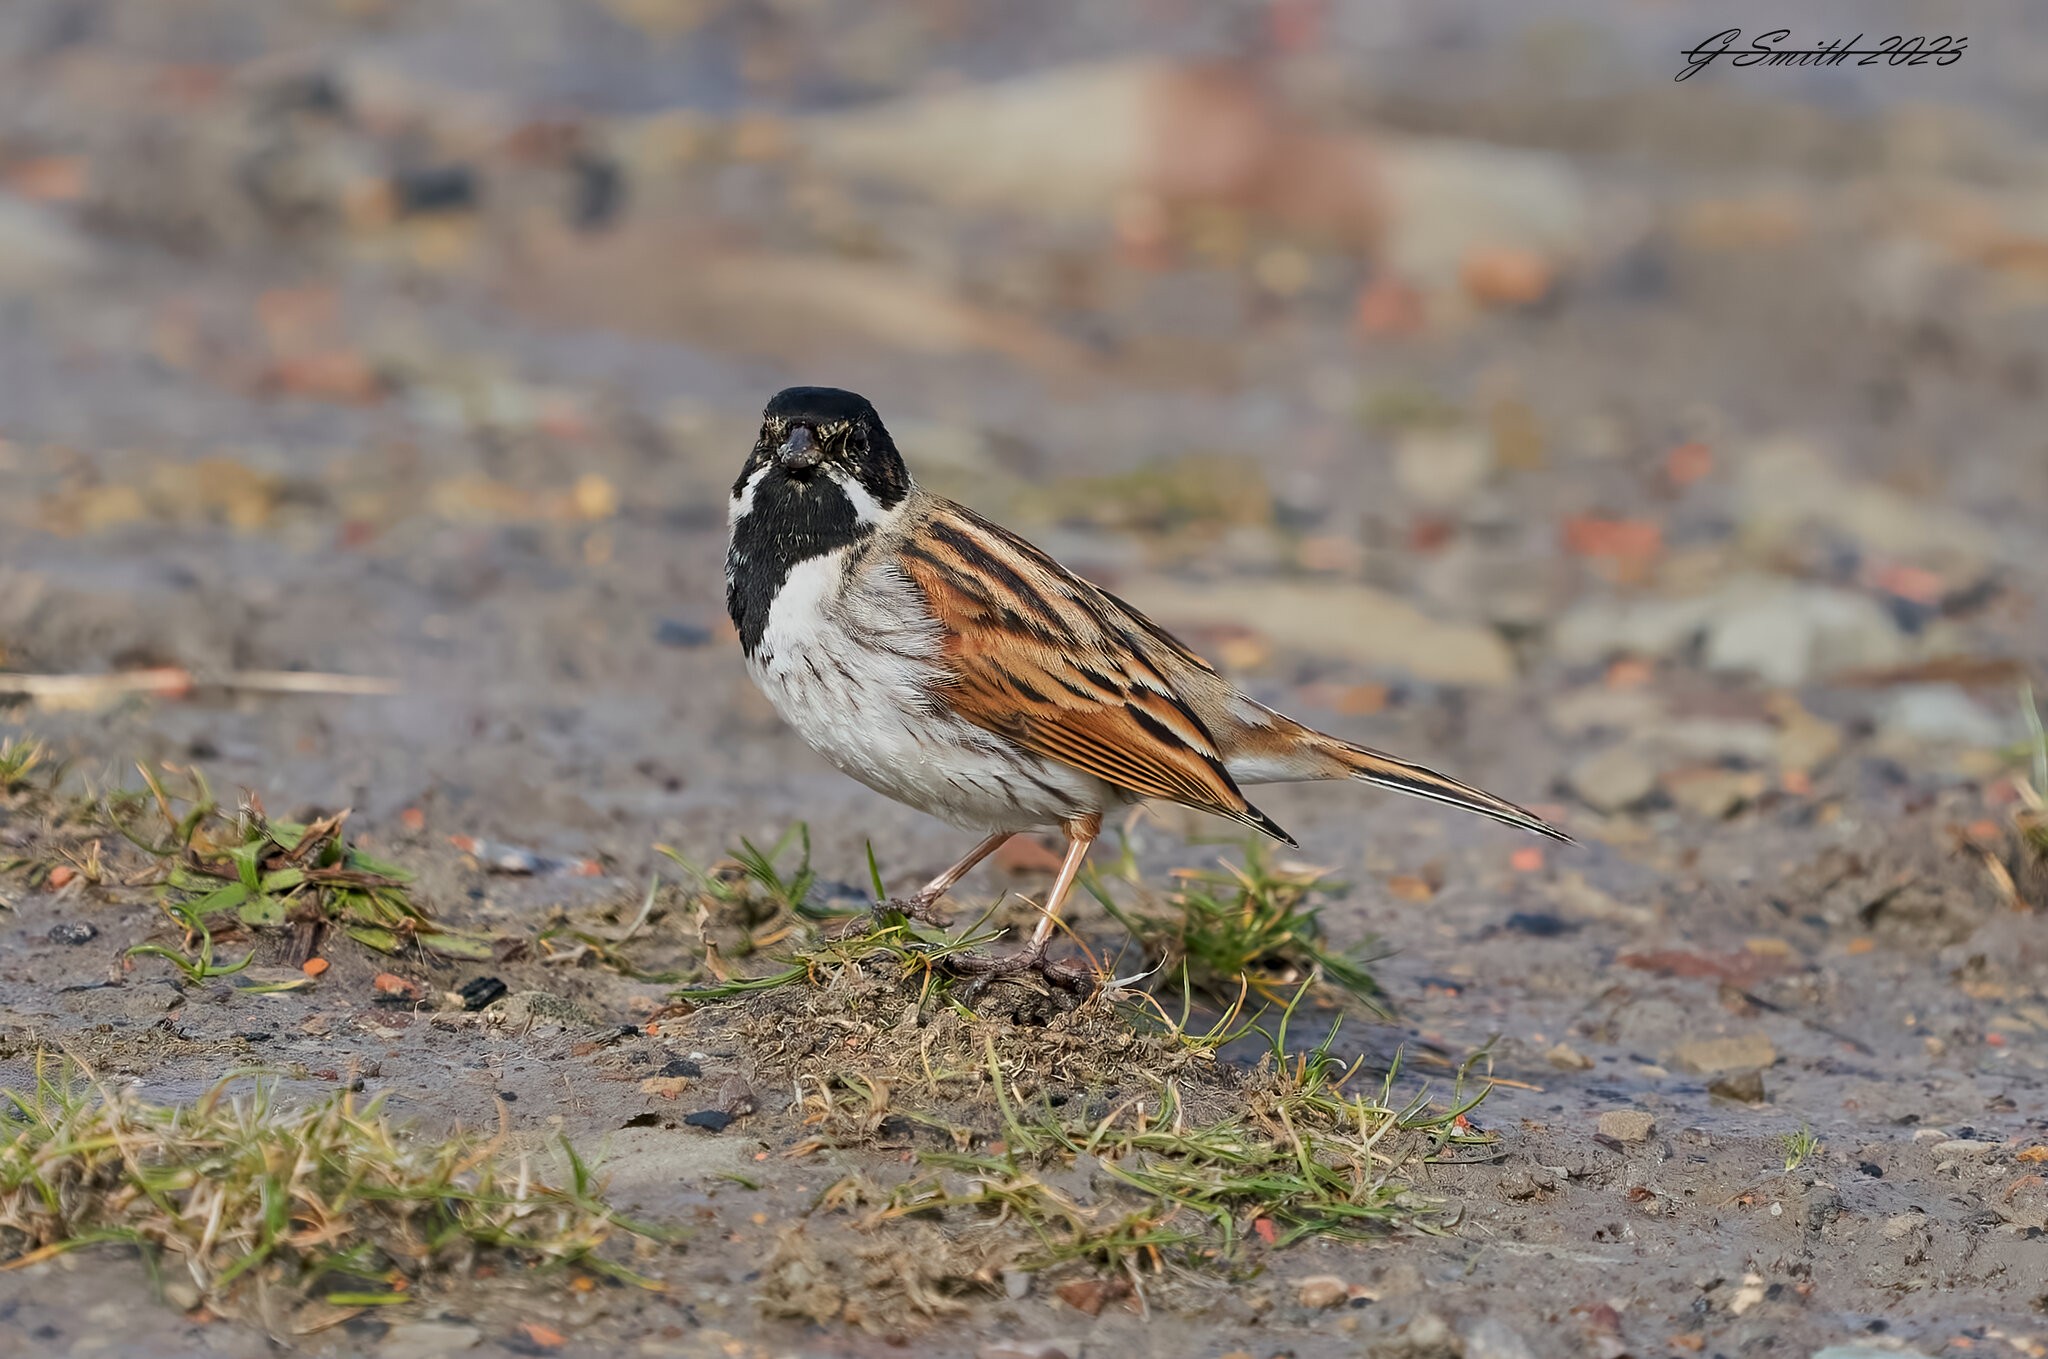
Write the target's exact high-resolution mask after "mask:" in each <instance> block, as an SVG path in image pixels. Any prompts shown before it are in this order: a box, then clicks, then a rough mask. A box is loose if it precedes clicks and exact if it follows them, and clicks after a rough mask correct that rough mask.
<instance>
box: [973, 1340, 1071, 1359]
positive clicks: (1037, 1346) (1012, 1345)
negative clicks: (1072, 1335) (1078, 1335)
mask: <svg viewBox="0 0 2048 1359" xmlns="http://www.w3.org/2000/svg"><path fill="white" fill-rule="evenodd" d="M1077 1352H1078V1347H1077V1346H1076V1345H1075V1344H1074V1342H1073V1341H1071V1340H998V1341H997V1342H996V1343H995V1344H993V1345H983V1346H982V1347H981V1348H980V1349H978V1350H976V1351H975V1352H974V1359H1073V1355H1074V1354H1075V1353H1077Z"/></svg>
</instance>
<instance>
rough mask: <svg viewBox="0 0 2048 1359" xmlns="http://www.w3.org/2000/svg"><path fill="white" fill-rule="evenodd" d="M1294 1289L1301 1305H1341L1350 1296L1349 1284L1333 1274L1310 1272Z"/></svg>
mask: <svg viewBox="0 0 2048 1359" xmlns="http://www.w3.org/2000/svg"><path fill="white" fill-rule="evenodd" d="M1294 1291H1295V1297H1296V1298H1297V1299H1299V1300H1300V1302H1301V1305H1302V1306H1303V1307H1315V1308H1323V1307H1341V1306H1343V1305H1344V1302H1345V1300H1346V1299H1348V1298H1349V1297H1350V1296H1351V1285H1350V1284H1347V1283H1345V1282H1344V1281H1343V1280H1342V1279H1340V1278H1338V1277H1337V1276H1336V1275H1334V1274H1311V1275H1310V1276H1309V1277H1308V1278H1306V1279H1303V1280H1302V1281H1301V1282H1300V1283H1298V1284H1296V1285H1295V1286H1294Z"/></svg>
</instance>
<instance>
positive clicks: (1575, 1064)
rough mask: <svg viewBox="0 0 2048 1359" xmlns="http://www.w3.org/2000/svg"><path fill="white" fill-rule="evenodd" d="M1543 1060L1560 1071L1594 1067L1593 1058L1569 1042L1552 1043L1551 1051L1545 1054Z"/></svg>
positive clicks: (1587, 1069) (1585, 1069) (1588, 1069)
mask: <svg viewBox="0 0 2048 1359" xmlns="http://www.w3.org/2000/svg"><path fill="white" fill-rule="evenodd" d="M1543 1060H1544V1061H1546V1062H1548V1063H1550V1064H1551V1065H1552V1066H1554V1067H1556V1068H1557V1069H1558V1070H1559V1071H1591V1070H1592V1069H1593V1059H1592V1058H1590V1057H1588V1056H1587V1055H1586V1054H1585V1053H1583V1052H1580V1051H1579V1050H1578V1049H1577V1048H1575V1047H1573V1046H1572V1045H1571V1044H1569V1043H1557V1044H1554V1045H1552V1047H1551V1049H1550V1051H1548V1052H1546V1053H1544V1054H1543Z"/></svg>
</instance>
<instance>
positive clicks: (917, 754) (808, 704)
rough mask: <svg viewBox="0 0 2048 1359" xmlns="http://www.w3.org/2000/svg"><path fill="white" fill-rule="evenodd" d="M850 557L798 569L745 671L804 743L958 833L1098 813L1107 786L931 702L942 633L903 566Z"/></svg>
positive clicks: (937, 683)
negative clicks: (858, 564)
mask: <svg viewBox="0 0 2048 1359" xmlns="http://www.w3.org/2000/svg"><path fill="white" fill-rule="evenodd" d="M846 558H847V553H846V552H837V553H831V554H829V555H826V556H820V557H813V558H811V559H809V560H807V561H803V562H799V563H798V564H796V565H795V566H793V567H791V568H790V571H789V575H788V577H787V578H786V579H785V580H784V582H783V584H782V588H781V589H780V590H779V591H777V593H776V595H775V600H774V603H773V604H772V605H771V607H770V608H769V611H768V626H767V629H766V631H765V632H764V633H763V635H762V639H761V644H760V646H758V647H757V648H756V649H755V651H754V654H753V656H752V657H751V658H749V660H748V662H747V665H748V669H749V671H750V672H751V673H752V674H753V677H754V681H755V683H757V684H758V685H760V687H761V691H762V692H763V693H764V694H766V695H767V696H768V699H769V701H770V702H771V703H773V704H774V705H775V709H776V711H777V712H779V713H780V714H782V717H783V720H784V721H786V722H788V723H789V724H790V726H792V727H794V728H795V729H796V732H797V734H798V735H799V736H801V737H803V739H804V741H805V743H806V744H808V745H809V746H810V747H811V748H812V749H814V750H816V751H817V752H818V753H819V754H821V755H823V756H824V757H825V758H826V759H827V760H830V761H831V762H832V764H833V765H835V766H836V767H837V768H839V769H840V770H841V771H842V772H844V773H846V774H848V775H851V776H852V777H853V778H856V779H859V780H860V781H861V782H862V783H864V784H866V785H868V787H870V788H873V789H874V790H876V791H877V792H880V793H884V794H886V795H888V796H889V797H892V798H895V799H896V800H897V801H899V802H904V803H908V804H909V805H910V806H913V807H916V808H918V809H919V810H921V811H925V812H929V813H931V814H932V815H934V816H939V817H942V818H944V819H946V820H948V821H951V822H953V823H954V824H956V825H961V826H966V827H969V828H973V829H982V830H1025V829H1030V828H1033V827H1037V826H1046V825H1051V824H1054V823H1056V822H1058V821H1060V820H1062V819H1064V818H1066V817H1070V816H1074V815H1077V814H1079V813H1081V812H1084V811H1090V810H1099V809H1100V808H1101V807H1102V806H1103V805H1104V803H1105V802H1106V801H1108V800H1110V798H1111V797H1112V796H1113V795H1112V794H1111V792H1110V790H1109V789H1108V787H1107V785H1105V784H1103V783H1101V781H1100V780H1097V779H1094V778H1092V777H1090V776H1089V775H1086V774H1083V773H1081V772H1080V771H1079V770H1075V769H1070V768H1068V767H1066V766H1064V765H1060V764H1056V763H1053V762H1050V761H1047V760H1043V759H1041V758H1039V757H1037V756H1034V755H1031V754H1029V753H1028V752H1025V751H1023V750H1020V749H1018V748H1017V747H1016V746H1014V745H1012V744H1011V743H1010V742H1008V741H1006V740H1004V739H1003V738H1001V737H999V736H997V735H995V734H994V733H992V732H988V731H985V730H983V729H982V728H980V727H977V726H975V725H973V724H972V723H970V722H967V721H966V720H965V719H963V718H960V717H957V716H955V715H954V714H952V713H951V712H950V711H948V710H947V709H946V708H945V706H944V704H943V703H942V702H939V701H935V695H936V694H937V693H939V692H940V691H941V690H942V689H943V687H944V685H945V683H946V681H947V676H946V671H945V667H944V664H943V641H942V638H941V636H940V633H939V627H938V624H937V623H936V622H935V621H934V620H933V619H932V617H931V615H930V613H929V612H928V611H927V609H926V608H925V605H924V599H923V596H922V595H921V594H920V593H919V591H918V589H917V587H916V586H915V585H914V584H913V583H912V582H911V581H910V580H909V579H908V578H907V577H906V576H905V575H904V574H903V573H902V572H901V571H899V570H898V569H896V568H895V567H894V566H892V565H888V564H887V563H886V562H883V563H872V564H868V565H867V566H865V567H864V568H862V569H856V570H855V571H854V572H853V573H852V574H851V575H849V574H848V573H847V571H846V569H845V564H846Z"/></svg>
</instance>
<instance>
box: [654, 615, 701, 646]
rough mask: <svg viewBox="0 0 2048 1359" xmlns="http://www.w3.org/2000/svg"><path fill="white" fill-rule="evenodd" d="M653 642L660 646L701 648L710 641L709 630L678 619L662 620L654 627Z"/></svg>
mask: <svg viewBox="0 0 2048 1359" xmlns="http://www.w3.org/2000/svg"><path fill="white" fill-rule="evenodd" d="M654 640H655V642H656V643H657V644H658V645H661V646H673V647H697V646H703V645H705V644H706V643H708V642H709V641H710V640H711V629H709V628H705V627H699V626H698V625H697V624H695V623H685V622H683V621H681V620H680V619H675V618H664V619H662V620H661V621H660V622H659V623H656V624H655V625H654Z"/></svg>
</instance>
